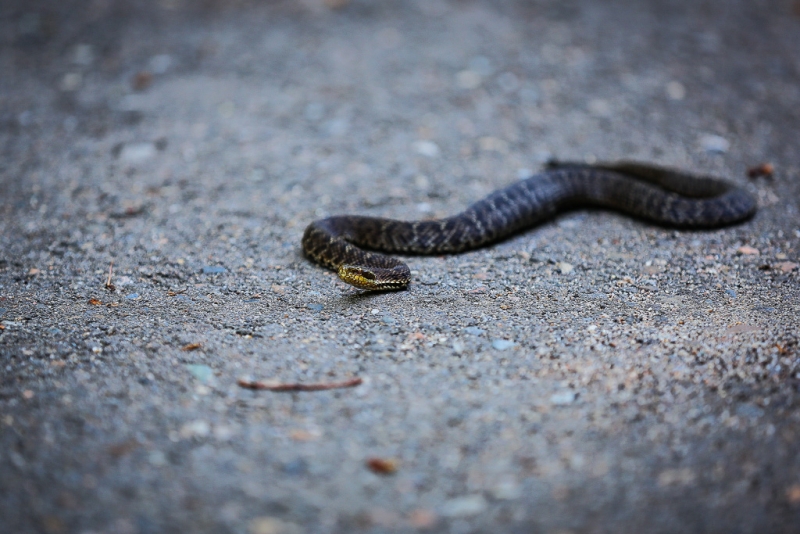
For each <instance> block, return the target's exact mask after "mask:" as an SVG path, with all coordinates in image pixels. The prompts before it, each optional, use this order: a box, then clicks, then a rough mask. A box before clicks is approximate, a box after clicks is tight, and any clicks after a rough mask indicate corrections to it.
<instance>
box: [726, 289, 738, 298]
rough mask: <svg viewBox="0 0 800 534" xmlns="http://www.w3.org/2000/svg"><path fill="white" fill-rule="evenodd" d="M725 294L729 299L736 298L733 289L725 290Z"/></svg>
mask: <svg viewBox="0 0 800 534" xmlns="http://www.w3.org/2000/svg"><path fill="white" fill-rule="evenodd" d="M725 293H727V294H728V296H729V297H731V298H734V299H735V298H736V291H734V290H733V289H726V290H725Z"/></svg>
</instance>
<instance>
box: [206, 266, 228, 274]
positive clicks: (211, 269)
mask: <svg viewBox="0 0 800 534" xmlns="http://www.w3.org/2000/svg"><path fill="white" fill-rule="evenodd" d="M226 270H227V269H225V267H223V266H221V265H203V269H202V271H203V274H221V273H224V272H225V271H226Z"/></svg>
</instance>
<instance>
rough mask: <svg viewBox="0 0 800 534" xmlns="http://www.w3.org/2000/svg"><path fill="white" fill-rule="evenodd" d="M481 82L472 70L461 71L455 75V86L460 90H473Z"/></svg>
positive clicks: (480, 77) (480, 78) (479, 76)
mask: <svg viewBox="0 0 800 534" xmlns="http://www.w3.org/2000/svg"><path fill="white" fill-rule="evenodd" d="M482 82H483V77H482V76H481V75H480V74H478V73H477V72H475V71H474V70H462V71H461V72H459V73H458V74H456V84H458V86H459V87H460V88H462V89H475V88H477V87H480V85H481V83H482Z"/></svg>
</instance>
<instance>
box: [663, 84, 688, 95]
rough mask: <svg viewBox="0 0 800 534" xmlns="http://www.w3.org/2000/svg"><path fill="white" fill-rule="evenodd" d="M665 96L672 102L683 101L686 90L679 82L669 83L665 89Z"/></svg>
mask: <svg viewBox="0 0 800 534" xmlns="http://www.w3.org/2000/svg"><path fill="white" fill-rule="evenodd" d="M666 90H667V96H668V97H669V98H670V99H672V100H683V98H684V97H685V96H686V88H685V87H684V86H683V84H682V83H681V82H676V81H671V82H669V83H668V84H667V87H666Z"/></svg>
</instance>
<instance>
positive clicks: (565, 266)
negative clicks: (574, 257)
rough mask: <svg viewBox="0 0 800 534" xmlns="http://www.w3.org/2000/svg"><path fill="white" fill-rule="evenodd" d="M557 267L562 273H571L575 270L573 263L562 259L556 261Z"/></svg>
mask: <svg viewBox="0 0 800 534" xmlns="http://www.w3.org/2000/svg"><path fill="white" fill-rule="evenodd" d="M556 269H558V272H560V273H561V274H570V273H572V271H574V270H575V267H573V266H572V264H570V263H567V262H565V261H560V262H558V263H556Z"/></svg>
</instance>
